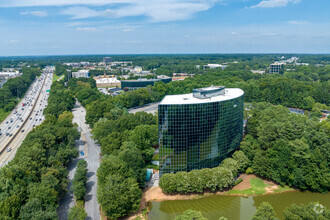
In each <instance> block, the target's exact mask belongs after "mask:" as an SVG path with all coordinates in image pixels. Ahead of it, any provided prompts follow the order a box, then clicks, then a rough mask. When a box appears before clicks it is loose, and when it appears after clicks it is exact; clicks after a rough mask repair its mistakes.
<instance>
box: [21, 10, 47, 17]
mask: <svg viewBox="0 0 330 220" xmlns="http://www.w3.org/2000/svg"><path fill="white" fill-rule="evenodd" d="M20 14H21V15H33V16H37V17H46V16H47V15H48V13H47V12H46V11H22V12H21V13H20Z"/></svg>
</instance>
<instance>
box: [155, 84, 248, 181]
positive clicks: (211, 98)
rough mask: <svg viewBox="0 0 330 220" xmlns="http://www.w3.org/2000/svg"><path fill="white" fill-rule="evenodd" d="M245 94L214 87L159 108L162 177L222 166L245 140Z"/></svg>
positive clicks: (174, 97)
mask: <svg viewBox="0 0 330 220" xmlns="http://www.w3.org/2000/svg"><path fill="white" fill-rule="evenodd" d="M243 107H244V92H243V90H241V89H237V88H228V89H227V88H225V87H224V86H212V87H208V88H201V89H194V90H193V93H190V94H183V95H168V96H165V97H164V99H163V100H162V101H161V102H160V104H159V105H158V120H159V146H160V148H159V156H160V157H159V159H160V167H159V168H160V175H162V174H163V173H176V172H179V171H191V170H193V169H202V168H210V167H215V166H218V165H219V164H220V163H221V161H222V160H223V159H225V158H226V157H227V156H228V155H229V154H231V153H232V152H233V151H235V150H236V149H237V148H238V147H239V144H240V142H241V140H242V137H243Z"/></svg>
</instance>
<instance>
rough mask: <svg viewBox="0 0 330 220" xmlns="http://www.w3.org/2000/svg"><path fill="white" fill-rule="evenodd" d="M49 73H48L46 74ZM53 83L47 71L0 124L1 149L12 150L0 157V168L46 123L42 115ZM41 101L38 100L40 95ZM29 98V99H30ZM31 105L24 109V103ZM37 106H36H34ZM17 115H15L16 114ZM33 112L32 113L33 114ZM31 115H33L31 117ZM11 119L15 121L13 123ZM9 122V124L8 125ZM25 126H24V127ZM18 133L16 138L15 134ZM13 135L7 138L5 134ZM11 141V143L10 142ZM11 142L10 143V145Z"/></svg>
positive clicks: (51, 76)
mask: <svg viewBox="0 0 330 220" xmlns="http://www.w3.org/2000/svg"><path fill="white" fill-rule="evenodd" d="M46 72H48V73H46ZM52 81H53V74H52V70H51V71H50V70H49V69H46V70H45V72H44V73H43V75H42V77H40V80H36V81H35V82H33V83H32V85H31V86H30V88H29V90H28V91H27V92H26V95H25V96H24V98H23V99H22V101H21V102H20V103H19V104H18V105H17V106H16V108H15V109H14V110H13V111H12V112H11V113H10V115H9V116H8V117H7V118H6V119H5V120H4V121H3V122H2V123H1V124H0V128H1V132H2V135H1V136H0V148H1V150H2V149H3V148H7V149H10V151H7V150H5V151H4V152H3V153H2V154H1V155H0V167H2V166H4V165H6V164H7V163H8V162H9V161H10V160H12V159H13V158H14V157H15V154H16V151H17V149H18V148H19V146H20V145H21V144H22V142H23V140H24V139H25V137H26V135H27V134H28V133H29V132H30V131H31V130H32V129H33V128H34V127H36V126H38V125H40V124H41V123H42V122H43V121H44V119H45V118H44V116H43V114H42V112H43V110H44V109H45V107H46V105H47V100H48V96H49V94H48V92H46V90H48V89H50V87H51V84H52ZM39 94H40V96H39V99H38V100H37V97H38V95H39ZM28 97H29V98H28ZM23 102H24V103H27V102H28V103H29V104H27V105H25V106H24V107H22V103H23ZM34 104H35V106H34ZM16 111H17V113H16V114H15V112H16ZM31 112H32V113H31ZM30 113H31V115H30ZM29 115H30V116H29ZM10 119H13V122H11V120H10ZM7 122H8V123H7ZM23 123H25V124H24V126H22V125H23ZM16 132H17V135H16V137H14V134H15V133H16ZM6 133H9V134H12V136H11V137H10V136H9V135H8V136H6V135H5V134H6ZM10 141H11V142H10ZM9 142H10V143H9Z"/></svg>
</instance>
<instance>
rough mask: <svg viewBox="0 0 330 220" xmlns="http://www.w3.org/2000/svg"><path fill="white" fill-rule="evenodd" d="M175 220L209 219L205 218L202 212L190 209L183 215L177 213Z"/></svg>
mask: <svg viewBox="0 0 330 220" xmlns="http://www.w3.org/2000/svg"><path fill="white" fill-rule="evenodd" d="M175 220H207V218H204V217H203V215H202V213H201V212H199V211H195V210H191V209H188V210H186V211H184V212H183V213H182V214H181V215H177V216H176V217H175Z"/></svg>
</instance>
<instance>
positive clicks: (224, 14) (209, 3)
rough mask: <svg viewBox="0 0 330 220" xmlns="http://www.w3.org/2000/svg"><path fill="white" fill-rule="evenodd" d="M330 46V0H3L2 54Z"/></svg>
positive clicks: (316, 49) (324, 49)
mask: <svg viewBox="0 0 330 220" xmlns="http://www.w3.org/2000/svg"><path fill="white" fill-rule="evenodd" d="M145 53H152V54H153V53H330V0H0V56H13V55H62V54H63V55H66V54H145Z"/></svg>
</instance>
